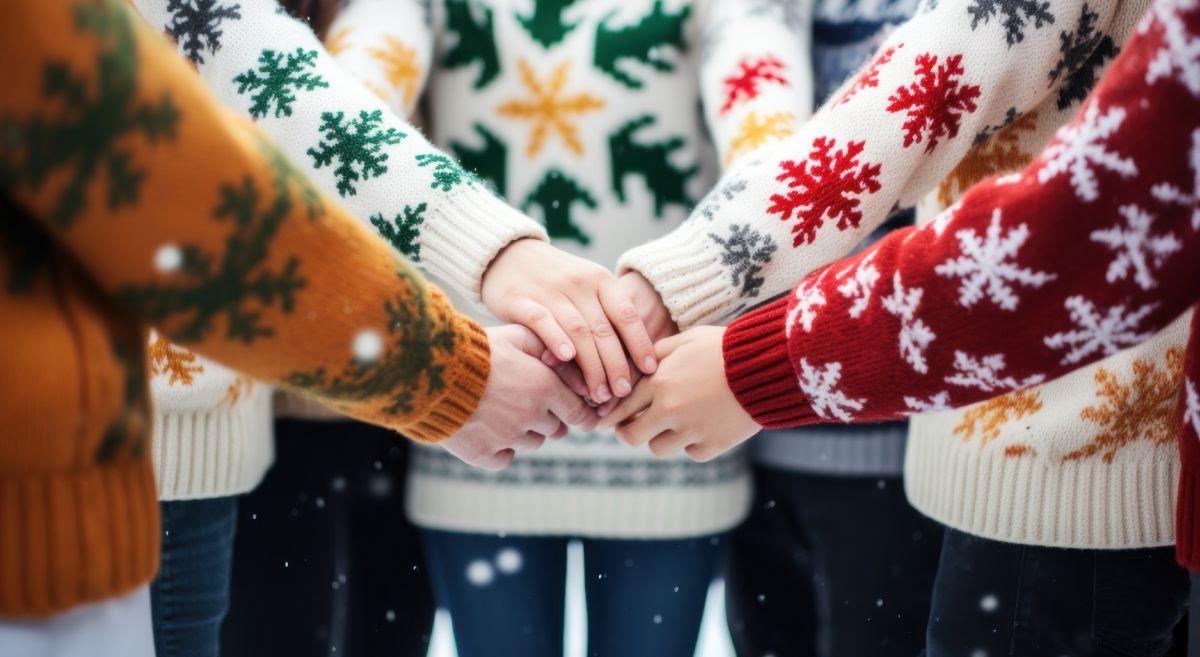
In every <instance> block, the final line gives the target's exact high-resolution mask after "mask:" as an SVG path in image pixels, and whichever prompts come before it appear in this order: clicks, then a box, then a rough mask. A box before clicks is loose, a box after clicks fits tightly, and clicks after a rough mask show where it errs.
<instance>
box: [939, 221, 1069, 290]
mask: <svg viewBox="0 0 1200 657" xmlns="http://www.w3.org/2000/svg"><path fill="white" fill-rule="evenodd" d="M954 236H955V237H957V238H958V243H959V246H960V248H961V250H962V255H960V256H958V257H957V258H952V259H950V260H947V261H946V262H943V263H942V264H940V265H938V266H937V267H935V268H934V271H936V272H937V273H938V274H941V275H942V276H945V277H947V278H961V279H962V283H961V284H960V285H959V287H958V302H959V303H960V304H962V306H963V307H964V308H970V307H971V306H973V305H975V302H977V301H979V300H980V299H982V298H983V297H984V295H985V294H986V295H987V297H988V298H989V299H990V300H991V301H992V303H994V304H996V305H997V306H999V307H1000V308H1002V309H1003V310H1016V308H1017V304H1018V303H1019V302H1020V298H1019V297H1017V294H1016V292H1015V291H1014V290H1013V287H1012V285H1011V284H1018V283H1019V284H1021V285H1025V286H1027V287H1041V286H1042V285H1044V284H1045V283H1046V282H1047V281H1052V280H1054V278H1055V275H1054V274H1050V273H1047V272H1043V271H1034V270H1032V269H1029V268H1028V267H1019V266H1017V263H1015V262H1012V259H1015V258H1016V257H1017V251H1019V250H1020V249H1021V246H1022V245H1024V244H1025V241H1026V240H1028V239H1029V227H1028V226H1026V225H1025V224H1021V225H1019V226H1017V227H1016V228H1013V229H1012V230H1009V231H1008V232H1007V233H1005V232H1004V231H1003V229H1002V228H1001V227H1000V209H999V208H997V209H995V210H993V211H992V223H991V225H989V226H988V229H987V234H986V235H985V236H983V237H981V236H980V235H979V234H978V233H976V232H975V230H974V229H972V228H965V229H963V230H960V231H957V232H955V233H954Z"/></svg>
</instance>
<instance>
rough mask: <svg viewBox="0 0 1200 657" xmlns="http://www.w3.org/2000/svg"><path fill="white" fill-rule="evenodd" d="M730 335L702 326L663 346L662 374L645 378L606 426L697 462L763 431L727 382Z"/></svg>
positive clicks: (635, 442)
mask: <svg viewBox="0 0 1200 657" xmlns="http://www.w3.org/2000/svg"><path fill="white" fill-rule="evenodd" d="M724 335H725V329H723V328H720V327H715V326H701V327H698V328H693V329H690V330H688V331H685V332H683V333H681V334H679V335H676V336H674V337H671V338H667V339H666V340H663V341H661V342H659V343H658V344H657V345H656V350H657V351H658V357H659V359H660V361H661V362H660V363H659V366H658V371H657V372H655V373H654V375H653V376H647V377H646V378H644V379H642V380H641V381H640V382H639V383H638V385H637V387H636V388H634V390H633V394H631V395H629V396H628V397H626V398H625V399H622V400H621V402H620V403H619V404H617V407H616V408H615V409H613V411H612V412H611V413H609V414H608V416H607V417H605V418H604V419H603V420H602V421H601V422H600V425H599V426H600V428H609V427H616V429H617V437H618V438H620V439H621V441H622V442H624V443H626V444H628V445H630V446H633V447H640V446H642V445H645V444H647V443H648V444H649V445H650V451H651V452H652V453H653V454H654V455H655V456H658V457H659V458H666V457H668V456H674V455H675V454H678V453H679V452H680V450H682V451H685V452H687V455H688V456H689V457H691V458H692V459H693V460H696V461H708V460H710V459H713V458H716V457H717V456H720V455H721V454H724V453H725V452H727V451H729V450H730V449H732V448H734V447H735V446H737V445H739V444H741V443H742V442H744V441H745V440H746V439H748V438H750V437H751V436H753V435H754V434H755V433H757V432H758V431H759V430H760V429H761V428H762V427H760V426H759V425H758V423H756V422H755V421H754V419H753V418H751V417H750V415H749V414H748V413H746V411H745V410H744V409H743V408H742V406H741V404H739V403H738V401H737V398H735V397H734V396H733V392H732V391H731V390H730V389H729V384H728V383H726V382H725V361H724V357H723V355H722V351H721V340H722V337H723V336H724ZM638 413H641V414H640V415H638ZM635 415H636V417H634V416H635ZM631 417H634V419H632V420H629V418H631Z"/></svg>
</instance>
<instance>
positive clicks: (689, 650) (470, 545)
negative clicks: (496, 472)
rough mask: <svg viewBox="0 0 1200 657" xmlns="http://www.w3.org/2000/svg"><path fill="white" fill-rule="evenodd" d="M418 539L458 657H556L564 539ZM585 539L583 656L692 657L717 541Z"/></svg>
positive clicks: (444, 535) (719, 548)
mask: <svg viewBox="0 0 1200 657" xmlns="http://www.w3.org/2000/svg"><path fill="white" fill-rule="evenodd" d="M423 533H424V536H425V540H426V543H427V545H428V550H427V554H428V555H429V566H430V572H432V573H433V580H434V585H435V588H436V590H437V595H438V602H439V604H440V605H441V606H442V607H445V608H446V609H448V610H449V611H450V616H451V618H452V620H453V624H454V641H455V644H456V645H457V647H458V655H459V657H562V654H563V616H564V613H563V612H564V608H565V592H566V571H567V543H568V542H569V540H570V539H567V538H541V537H520V536H508V537H504V538H501V537H499V536H494V535H483V534H459V533H451V532H440V531H426V532H423ZM582 543H583V560H584V573H585V574H584V582H585V584H584V587H585V592H586V596H587V623H588V648H587V655H588V657H692V655H693V653H694V652H695V650H696V639H697V635H698V634H699V630H700V620H701V618H702V616H703V614H704V602H705V599H706V596H707V593H708V586H709V584H710V583H711V582H712V579H713V576H714V575H715V574H716V570H717V562H718V560H719V558H720V556H721V554H722V552H723V550H724V541H723V540H721V537H720V536H714V537H706V538H697V539H687V540H664V541H623V540H597V539H583V540H582Z"/></svg>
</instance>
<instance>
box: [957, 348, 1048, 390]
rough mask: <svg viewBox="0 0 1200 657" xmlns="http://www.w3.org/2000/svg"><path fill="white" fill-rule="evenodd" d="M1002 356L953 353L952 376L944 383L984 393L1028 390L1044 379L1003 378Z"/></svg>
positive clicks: (1035, 377) (1033, 376)
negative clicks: (979, 356)
mask: <svg viewBox="0 0 1200 657" xmlns="http://www.w3.org/2000/svg"><path fill="white" fill-rule="evenodd" d="M1005 367H1006V365H1005V363H1004V354H989V355H987V356H984V357H982V358H975V357H974V356H972V355H970V354H968V353H965V352H962V351H955V352H954V374H951V375H950V376H947V377H946V383H950V384H953V385H956V386H962V387H964V388H978V389H979V390H982V391H984V392H996V391H1001V390H1016V389H1018V388H1028V387H1029V386H1033V385H1037V384H1039V383H1041V382H1042V381H1044V380H1045V379H1046V377H1044V376H1042V375H1041V374H1035V375H1032V376H1028V377H1025V378H1024V379H1016V378H1013V377H1011V376H1004V375H1003V372H1004V368H1005Z"/></svg>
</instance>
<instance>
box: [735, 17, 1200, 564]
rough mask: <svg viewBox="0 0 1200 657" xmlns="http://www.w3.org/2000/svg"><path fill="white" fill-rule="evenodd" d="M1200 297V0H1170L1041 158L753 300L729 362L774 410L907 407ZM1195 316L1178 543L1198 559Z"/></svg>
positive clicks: (1124, 332)
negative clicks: (774, 294) (925, 220)
mask: <svg viewBox="0 0 1200 657" xmlns="http://www.w3.org/2000/svg"><path fill="white" fill-rule="evenodd" d="M1198 300H1200V0H1159V1H1158V2H1157V3H1156V4H1155V6H1154V8H1153V9H1152V10H1151V11H1150V12H1149V14H1148V15H1147V16H1146V18H1145V19H1144V21H1143V23H1142V25H1141V26H1140V27H1139V33H1138V34H1137V35H1135V36H1134V38H1133V39H1132V40H1131V41H1130V42H1129V44H1128V45H1127V46H1126V48H1125V50H1124V51H1123V53H1122V54H1121V56H1120V58H1119V59H1118V60H1117V62H1116V63H1115V64H1114V65H1113V68H1112V70H1111V71H1110V72H1109V74H1108V75H1107V76H1106V77H1105V79H1104V80H1103V81H1102V82H1101V84H1100V85H1099V86H1098V87H1097V89H1096V90H1095V91H1094V92H1093V93H1092V95H1091V97H1090V98H1089V100H1088V102H1087V103H1086V104H1085V106H1084V107H1083V109H1082V111H1081V112H1080V115H1079V116H1078V117H1077V118H1076V120H1075V121H1074V122H1073V123H1072V124H1070V125H1069V126H1067V127H1065V128H1064V129H1063V130H1061V131H1060V132H1059V134H1058V135H1057V137H1056V138H1055V140H1054V142H1053V143H1052V144H1051V145H1050V146H1049V147H1048V148H1047V149H1046V150H1045V151H1044V152H1043V153H1042V154H1041V156H1040V157H1038V158H1037V159H1036V160H1034V162H1033V163H1031V164H1030V165H1029V167H1028V168H1026V169H1025V170H1024V171H1023V172H1022V173H1020V174H1017V175H1013V176H1006V177H1003V178H998V179H994V180H991V181H988V182H986V183H982V184H980V185H977V186H976V187H974V188H973V189H972V190H971V191H970V192H968V193H967V194H966V195H965V196H964V197H963V198H962V200H961V202H960V203H958V204H956V205H955V206H953V207H951V208H949V209H948V210H947V211H946V212H945V213H944V214H943V215H942V216H941V217H939V218H938V219H937V220H935V221H934V222H932V223H930V224H929V225H927V226H925V227H924V228H922V229H909V230H905V231H900V232H896V233H893V234H892V235H890V236H889V237H888V238H887V239H885V240H883V241H881V242H880V243H879V244H877V245H876V246H875V247H873V248H871V249H869V250H867V251H865V252H863V253H861V254H860V255H858V256H856V257H853V258H848V259H845V260H842V261H840V262H837V263H834V264H832V265H829V266H828V267H825V268H823V269H820V270H817V271H815V272H813V273H812V274H811V275H810V276H808V277H807V278H805V279H804V280H803V281H801V282H800V284H799V285H797V286H796V288H795V291H794V292H793V293H792V294H791V295H788V296H787V297H786V298H783V299H780V300H777V301H775V302H773V303H770V304H767V305H765V306H763V307H761V308H759V309H758V310H756V311H754V312H751V313H749V314H747V315H745V316H743V317H742V318H741V319H739V320H738V321H737V322H735V323H734V324H733V325H732V326H730V328H729V330H728V331H727V332H726V336H725V367H726V375H727V377H728V380H729V384H730V387H731V388H732V389H733V391H734V393H735V394H736V395H737V397H738V400H739V401H740V402H741V404H742V405H743V406H744V407H745V408H746V410H747V411H748V412H749V413H750V414H751V415H753V416H754V418H755V419H756V420H757V421H758V422H759V423H760V424H762V425H763V426H765V427H768V428H777V427H787V426H796V425H802V424H811V423H816V422H822V421H840V422H870V421H878V420H886V419H894V418H898V417H903V416H906V415H910V414H913V413H918V412H926V411H932V410H939V409H945V408H953V407H959V406H965V405H968V404H972V403H975V402H978V401H982V400H984V399H988V398H991V397H994V396H996V395H998V394H1000V393H1003V392H1008V391H1011V390H1015V389H1018V388H1022V387H1026V386H1030V385H1034V384H1037V383H1040V382H1042V381H1046V380H1049V379H1053V378H1056V377H1058V376H1060V375H1062V374H1065V373H1067V372H1069V371H1070V370H1073V369H1075V368H1077V367H1080V366H1082V365H1085V364H1087V363H1090V362H1092V361H1095V360H1098V359H1100V358H1103V357H1105V356H1108V355H1111V354H1113V353H1115V352H1117V351H1119V350H1121V349H1124V348H1126V347H1129V346H1132V345H1134V344H1137V343H1139V342H1141V341H1143V340H1146V339H1148V338H1150V337H1151V336H1153V335H1154V334H1155V333H1156V332H1157V331H1158V330H1159V329H1161V328H1163V327H1165V326H1166V325H1167V324H1169V323H1170V322H1171V321H1172V320H1174V319H1175V318H1177V317H1178V316H1179V315H1180V314H1181V313H1182V312H1184V311H1185V310H1187V308H1188V307H1189V306H1191V305H1192V304H1195V303H1196V302H1197V301H1198ZM1198 323H1200V320H1198ZM1198 333H1200V326H1197V323H1194V324H1193V327H1192V337H1191V341H1190V348H1189V355H1188V359H1187V364H1186V366H1185V379H1184V381H1183V387H1182V393H1181V399H1180V418H1181V421H1180V435H1181V444H1182V452H1183V464H1184V466H1183V467H1184V473H1183V477H1182V481H1183V484H1182V486H1183V490H1182V491H1181V500H1180V505H1179V530H1178V537H1179V538H1178V544H1179V555H1180V559H1181V561H1182V562H1183V563H1184V564H1185V565H1188V566H1189V567H1192V568H1193V569H1197V570H1200V527H1197V521H1200V518H1197V517H1194V514H1195V513H1196V511H1195V509H1197V507H1200V444H1197V440H1198V439H1200V436H1198V432H1200V355H1198V354H1197V352H1198V351H1200V335H1198Z"/></svg>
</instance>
